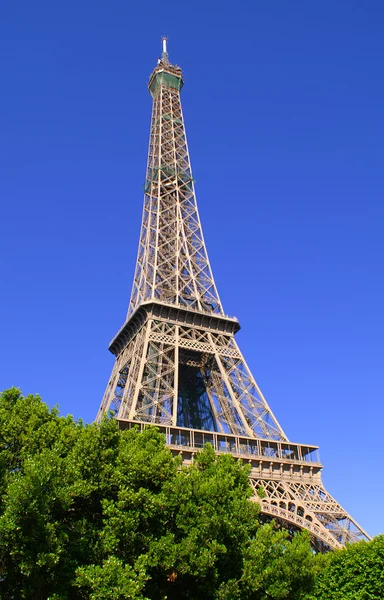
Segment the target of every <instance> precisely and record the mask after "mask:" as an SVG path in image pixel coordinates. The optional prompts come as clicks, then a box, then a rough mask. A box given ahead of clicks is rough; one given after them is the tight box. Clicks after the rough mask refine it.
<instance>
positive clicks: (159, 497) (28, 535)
mask: <svg viewBox="0 0 384 600" xmlns="http://www.w3.org/2000/svg"><path fill="white" fill-rule="evenodd" d="M250 496H251V489H250V486H249V482H248V467H246V466H243V465H242V464H241V463H240V462H239V461H235V460H234V459H233V458H232V457H231V456H228V455H221V456H216V455H215V453H214V452H213V449H212V448H211V446H209V445H207V447H206V448H205V449H204V450H203V451H202V452H201V453H199V454H198V455H197V456H196V457H195V460H194V463H193V464H192V465H190V466H188V467H182V465H181V461H180V459H179V458H178V457H176V458H175V457H173V456H172V454H171V452H170V451H169V449H168V448H167V447H166V446H165V442H164V437H163V436H162V435H161V434H160V433H159V432H158V431H157V430H156V429H155V428H149V429H146V430H145V431H144V432H143V433H139V432H138V431H136V430H130V431H119V429H118V426H117V423H116V421H115V420H113V419H109V420H108V419H106V420H104V421H103V422H102V423H101V424H100V425H96V424H92V425H85V424H83V423H82V422H81V421H79V422H74V420H73V419H72V418H71V417H66V418H64V417H60V416H59V414H58V411H57V410H56V409H53V410H49V409H48V407H47V406H46V405H45V404H44V403H43V402H42V401H41V399H40V398H39V397H38V396H26V397H23V396H22V395H21V393H20V392H19V391H18V390H15V389H12V390H8V391H6V392H4V393H3V394H2V395H0V596H1V598H2V599H3V600H11V599H25V600H29V599H33V600H40V599H41V600H45V599H48V598H50V600H69V599H70V600H83V599H90V600H126V599H133V600H145V599H150V600H165V599H167V600H174V599H176V598H177V599H181V600H182V599H186V600H188V599H190V600H195V599H197V598H199V599H200V598H205V599H207V600H210V599H212V600H236V599H240V598H241V599H242V600H247V599H248V600H264V599H265V600H267V599H271V598H275V599H277V600H278V599H281V600H283V599H288V600H295V599H299V598H302V597H303V594H304V593H305V592H307V591H308V590H309V589H310V587H311V583H312V572H313V562H314V561H313V556H312V553H311V550H310V545H309V541H308V538H307V536H306V535H304V534H302V535H297V536H295V537H294V538H293V539H292V540H290V539H288V534H287V533H286V532H285V531H284V530H282V529H278V528H276V527H275V526H274V525H273V524H267V525H260V524H259V520H258V516H259V508H258V504H257V503H254V502H251V501H250V500H249V498H250Z"/></svg>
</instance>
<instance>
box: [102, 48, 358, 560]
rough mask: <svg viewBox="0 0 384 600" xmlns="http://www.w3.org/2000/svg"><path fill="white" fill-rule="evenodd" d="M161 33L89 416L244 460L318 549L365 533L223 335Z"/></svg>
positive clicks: (226, 329) (276, 514)
mask: <svg viewBox="0 0 384 600" xmlns="http://www.w3.org/2000/svg"><path fill="white" fill-rule="evenodd" d="M182 87H183V75H182V71H181V68H180V67H178V66H176V65H172V64H171V63H170V62H169V59H168V53H167V40H166V38H163V52H162V56H161V58H160V59H159V60H158V64H157V66H156V67H155V69H154V71H153V72H152V75H151V76H150V79H149V83H148V88H149V91H150V93H151V96H152V98H153V109H152V123H151V133H150V141H149V152H148V164H147V172H146V182H145V193H144V209H143V217H142V226H141V234H140V242H139V250H138V255H137V262H136V270H135V275H134V281H133V287H132V293H131V299H130V303H129V308H128V314H127V318H126V321H125V323H124V325H123V327H122V328H121V329H120V331H119V332H118V333H117V335H116V336H115V338H114V339H113V340H112V342H111V343H110V346H109V350H110V351H111V352H112V353H113V354H114V355H115V356H116V361H115V365H114V367H113V371H112V374H111V377H110V379H109V383H108V385H107V389H106V391H105V394H104V397H103V400H102V402H101V406H100V409H99V412H98V415H97V420H100V418H101V417H102V415H103V414H105V413H109V412H110V411H112V412H113V414H114V415H115V417H116V418H117V419H118V420H119V425H120V427H122V428H131V427H134V426H139V428H144V427H145V426H147V425H148V424H154V425H156V426H158V428H159V429H160V431H162V432H163V433H164V434H165V436H166V443H167V445H168V446H169V447H170V448H171V450H172V451H173V452H174V453H181V454H182V457H183V461H184V462H185V463H186V464H188V463H189V462H191V461H193V457H194V455H195V454H196V452H198V451H199V449H201V448H202V447H203V446H204V444H205V443H207V442H209V443H210V444H212V446H213V447H214V449H215V451H216V452H217V453H221V452H229V453H231V454H233V455H234V456H236V457H238V458H240V459H242V460H243V461H244V462H247V463H249V464H250V465H251V474H250V483H251V486H252V488H253V490H254V497H253V500H254V501H255V502H258V503H259V504H260V506H261V515H262V517H263V518H265V519H270V518H273V519H275V520H276V521H277V522H280V523H281V524H283V525H284V526H285V527H287V528H288V529H291V530H297V529H306V530H308V531H309V532H310V536H311V540H312V543H313V545H314V547H316V548H317V549H318V550H320V551H328V550H330V549H335V548H341V547H343V546H344V545H345V544H346V543H347V542H349V543H350V542H355V541H357V540H360V539H369V536H368V535H367V533H366V532H365V531H363V529H362V528H361V527H360V526H359V525H358V524H357V523H356V521H354V519H353V518H352V517H351V516H350V515H349V514H348V513H347V512H346V511H345V510H344V509H343V508H342V507H341V506H340V504H339V503H338V502H336V500H334V498H332V496H331V495H330V494H329V493H328V492H327V491H326V490H325V488H324V486H323V484H322V480H321V471H322V465H321V463H320V461H319V457H318V447H317V446H310V445H304V444H296V443H292V442H290V441H289V440H288V438H287V436H286V435H285V433H284V431H283V430H282V428H281V427H280V425H279V423H278V421H277V419H276V417H275V416H274V414H273V413H272V411H271V409H270V407H269V405H268V404H267V402H266V400H265V398H264V396H263V394H262V393H261V391H260V389H259V387H258V386H257V383H256V381H255V379H254V378H253V376H252V373H251V372H250V370H249V368H248V366H247V364H246V362H245V360H244V358H243V355H242V354H241V351H240V350H239V347H238V345H237V343H236V341H235V334H236V332H237V331H238V330H239V329H240V325H239V322H238V321H237V319H235V318H233V317H229V316H227V315H226V314H225V313H224V311H223V308H222V305H221V301H220V298H219V295H218V292H217V289H216V285H215V282H214V279H213V275H212V270H211V266H210V264H209V260H208V255H207V251H206V247H205V243H204V238H203V233H202V228H201V224H200V218H199V213H198V209H197V204H196V197H195V189H194V181H193V177H192V171H191V164H190V159H189V152H188V146H187V139H186V134H185V127H184V120H183V113H182V108H181V102H180V91H181V89H182Z"/></svg>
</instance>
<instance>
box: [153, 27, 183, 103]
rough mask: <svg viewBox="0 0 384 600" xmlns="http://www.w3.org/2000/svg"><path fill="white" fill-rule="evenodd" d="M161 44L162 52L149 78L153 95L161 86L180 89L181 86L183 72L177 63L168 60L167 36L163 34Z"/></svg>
mask: <svg viewBox="0 0 384 600" xmlns="http://www.w3.org/2000/svg"><path fill="white" fill-rule="evenodd" d="M161 41H162V45H163V52H162V54H161V58H159V59H158V61H157V65H156V67H155V68H154V70H153V71H152V74H151V76H150V78H149V83H148V87H149V91H150V92H151V94H152V96H154V95H155V94H156V92H157V90H158V89H160V87H161V86H166V87H170V88H173V89H177V90H181V88H182V87H183V83H184V82H183V73H182V71H181V69H180V67H178V66H177V65H172V64H171V63H170V62H169V58H168V51H167V41H168V38H167V36H165V35H163V37H162V38H161Z"/></svg>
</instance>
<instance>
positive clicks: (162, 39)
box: [161, 35, 168, 63]
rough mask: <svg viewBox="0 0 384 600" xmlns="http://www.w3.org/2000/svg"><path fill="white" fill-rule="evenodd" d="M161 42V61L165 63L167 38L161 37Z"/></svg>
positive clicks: (166, 60) (166, 59)
mask: <svg viewBox="0 0 384 600" xmlns="http://www.w3.org/2000/svg"><path fill="white" fill-rule="evenodd" d="M161 41H162V42H163V54H162V55H161V60H162V61H163V62H165V63H167V62H168V52H167V41H168V38H167V36H166V35H163V37H162V38H161Z"/></svg>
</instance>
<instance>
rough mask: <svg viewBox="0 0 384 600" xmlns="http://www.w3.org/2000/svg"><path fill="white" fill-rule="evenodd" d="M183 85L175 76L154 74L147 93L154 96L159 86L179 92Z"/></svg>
mask: <svg viewBox="0 0 384 600" xmlns="http://www.w3.org/2000/svg"><path fill="white" fill-rule="evenodd" d="M183 83H184V82H183V80H182V79H181V78H180V77H176V75H172V74H171V73H166V72H165V71H162V72H160V73H156V75H155V76H154V78H153V79H152V81H151V83H150V85H149V91H150V92H151V95H152V96H154V95H155V94H156V92H157V90H158V89H159V87H160V86H161V85H165V86H166V87H170V88H172V89H174V90H179V91H180V90H181V88H182V87H183Z"/></svg>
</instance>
